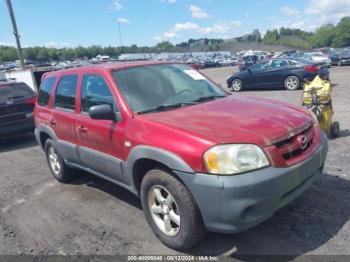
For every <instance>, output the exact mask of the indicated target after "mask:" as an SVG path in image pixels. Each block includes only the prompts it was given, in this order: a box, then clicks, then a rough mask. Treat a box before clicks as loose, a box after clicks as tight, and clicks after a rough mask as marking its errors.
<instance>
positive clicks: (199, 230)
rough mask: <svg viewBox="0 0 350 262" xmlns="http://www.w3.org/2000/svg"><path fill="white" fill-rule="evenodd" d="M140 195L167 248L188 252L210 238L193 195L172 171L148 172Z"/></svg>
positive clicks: (148, 217)
mask: <svg viewBox="0 0 350 262" xmlns="http://www.w3.org/2000/svg"><path fill="white" fill-rule="evenodd" d="M140 195H141V202H142V208H143V210H144V213H145V217H146V219H147V222H148V224H149V225H150V227H151V228H152V231H153V232H154V234H155V235H156V236H157V237H158V238H159V239H160V240H161V241H162V242H163V243H164V244H165V245H167V246H169V247H171V248H173V249H176V250H187V249H189V248H191V247H193V246H194V245H196V244H197V243H198V242H200V241H201V240H202V239H203V238H204V236H205V235H206V229H205V227H204V224H203V221H202V217H201V215H200V212H199V209H198V207H197V205H196V203H195V201H194V199H193V197H192V195H191V193H190V192H189V191H188V189H187V188H186V187H185V186H184V185H183V184H182V183H181V182H180V181H179V180H178V179H177V178H175V177H174V176H173V175H172V174H171V173H170V172H169V171H167V170H165V169H162V168H159V169H152V170H150V171H149V172H147V174H146V175H145V176H144V178H143V180H142V183H141V192H140Z"/></svg>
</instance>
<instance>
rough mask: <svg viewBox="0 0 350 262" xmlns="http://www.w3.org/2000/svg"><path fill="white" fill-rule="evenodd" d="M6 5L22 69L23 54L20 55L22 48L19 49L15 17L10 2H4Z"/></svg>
mask: <svg viewBox="0 0 350 262" xmlns="http://www.w3.org/2000/svg"><path fill="white" fill-rule="evenodd" d="M6 4H7V9H8V10H9V14H10V17H11V22H12V27H13V34H14V35H15V38H16V43H17V54H18V58H19V61H20V65H21V67H22V68H23V67H24V61H23V53H22V48H21V42H20V41H19V34H18V30H17V24H16V19H15V15H14V13H13V9H12V3H11V0H6Z"/></svg>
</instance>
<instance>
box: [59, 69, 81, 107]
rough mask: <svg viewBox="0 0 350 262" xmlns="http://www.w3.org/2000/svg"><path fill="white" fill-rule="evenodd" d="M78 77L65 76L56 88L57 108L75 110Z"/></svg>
mask: <svg viewBox="0 0 350 262" xmlns="http://www.w3.org/2000/svg"><path fill="white" fill-rule="evenodd" d="M77 79H78V76H76V75H71V76H63V77H62V78H61V79H60V81H59V83H58V85H57V88H56V96H55V107H56V108H61V109H68V110H72V111H74V110H75V96H76V90H77Z"/></svg>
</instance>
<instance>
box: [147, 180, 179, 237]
mask: <svg viewBox="0 0 350 262" xmlns="http://www.w3.org/2000/svg"><path fill="white" fill-rule="evenodd" d="M148 208H149V210H150V213H151V216H152V219H153V221H154V223H155V224H156V226H157V227H158V229H160V230H161V231H162V232H163V233H164V234H166V235H167V236H175V235H177V234H178V233H179V231H180V213H179V208H178V205H177V203H176V201H175V199H174V197H173V196H172V195H171V194H170V192H169V191H168V190H166V189H165V188H164V187H162V186H158V185H156V186H153V187H152V188H151V189H150V190H149V192H148Z"/></svg>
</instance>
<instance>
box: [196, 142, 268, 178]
mask: <svg viewBox="0 0 350 262" xmlns="http://www.w3.org/2000/svg"><path fill="white" fill-rule="evenodd" d="M203 157H204V162H205V165H206V167H207V169H208V171H209V173H211V174H218V175H232V174H238V173H242V172H246V171H250V170H254V169H259V168H262V167H265V166H268V165H269V164H270V163H269V161H268V160H267V158H266V156H265V154H264V152H263V151H262V149H261V148H260V147H258V146H256V145H251V144H232V145H218V146H214V147H212V148H210V149H209V150H208V151H206V152H205V153H204V156H203Z"/></svg>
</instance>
